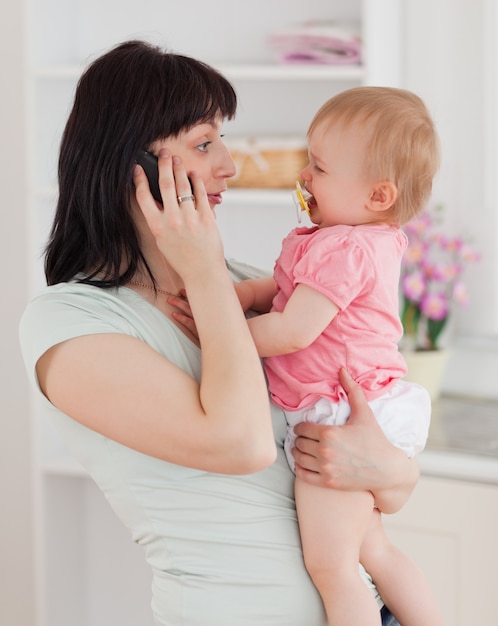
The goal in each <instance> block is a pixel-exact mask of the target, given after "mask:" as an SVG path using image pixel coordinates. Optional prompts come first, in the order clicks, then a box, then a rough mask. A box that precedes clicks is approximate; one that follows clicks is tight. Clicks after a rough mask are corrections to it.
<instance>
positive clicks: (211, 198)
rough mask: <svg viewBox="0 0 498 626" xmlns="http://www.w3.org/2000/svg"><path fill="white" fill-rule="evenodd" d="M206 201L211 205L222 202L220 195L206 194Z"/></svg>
mask: <svg viewBox="0 0 498 626" xmlns="http://www.w3.org/2000/svg"><path fill="white" fill-rule="evenodd" d="M208 199H209V202H210V203H212V204H221V203H222V202H223V196H222V195H221V193H208Z"/></svg>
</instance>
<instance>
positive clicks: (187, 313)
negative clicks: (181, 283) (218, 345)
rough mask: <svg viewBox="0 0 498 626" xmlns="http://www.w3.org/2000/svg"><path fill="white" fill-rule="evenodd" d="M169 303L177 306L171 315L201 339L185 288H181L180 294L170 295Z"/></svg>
mask: <svg viewBox="0 0 498 626" xmlns="http://www.w3.org/2000/svg"><path fill="white" fill-rule="evenodd" d="M168 302H169V304H171V305H172V306H174V307H175V309H176V310H175V311H173V313H172V314H171V317H172V318H173V319H174V320H175V322H178V323H179V324H180V325H181V326H183V327H184V328H186V329H187V330H188V331H189V332H190V333H192V335H193V336H194V337H196V338H197V339H199V333H198V332H197V326H196V325H195V320H194V316H193V315H192V310H191V308H190V304H189V302H188V298H187V293H186V291H185V289H180V295H179V296H169V298H168Z"/></svg>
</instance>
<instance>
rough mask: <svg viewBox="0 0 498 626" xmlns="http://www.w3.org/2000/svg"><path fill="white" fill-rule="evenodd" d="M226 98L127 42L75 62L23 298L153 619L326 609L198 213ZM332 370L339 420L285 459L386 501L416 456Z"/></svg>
mask: <svg viewBox="0 0 498 626" xmlns="http://www.w3.org/2000/svg"><path fill="white" fill-rule="evenodd" d="M235 109H236V97H235V93H234V91H233V88H232V87H231V85H230V84H229V83H228V82H227V81H226V80H225V79H224V78H223V77H221V76H220V75H219V74H218V73H217V72H215V71H214V70H212V69H211V68H209V67H208V66H205V65H204V64H202V63H199V62H198V61H195V60H193V59H190V58H187V57H183V56H179V55H174V54H167V53H163V52H162V51H161V50H159V49H157V48H155V47H152V46H149V45H148V44H145V43H142V42H127V43H124V44H121V45H119V46H117V47H116V48H114V49H113V50H111V51H110V52H108V53H107V54H104V55H103V56H102V57H101V58H99V59H97V60H96V61H95V62H94V63H93V64H92V65H91V66H90V67H89V68H88V69H87V71H86V72H85V74H84V75H83V76H82V78H81V80H80V83H79V85H78V88H77V92H76V97H75V102H74V106H73V109H72V112H71V114H70V117H69V120H68V122H67V125H66V129H65V131H64V135H63V138H62V145H61V152H60V160H59V193H60V195H59V201H58V205H57V211H56V216H55V220H54V224H53V229H52V233H51V237H50V241H49V244H48V246H47V251H46V261H45V270H46V276H47V282H48V284H49V285H50V286H49V287H48V288H47V289H46V290H45V291H44V292H43V293H42V294H41V295H39V296H38V297H37V298H35V299H34V300H33V302H31V303H30V305H29V306H28V308H27V310H26V312H25V314H24V316H23V319H22V322H21V343H22V348H23V354H24V358H25V361H26V365H27V369H28V372H29V374H30V376H31V377H32V379H33V382H34V384H35V385H37V387H38V388H39V390H40V393H41V394H42V396H43V399H44V400H43V401H44V402H45V403H46V405H47V407H48V410H49V411H50V413H51V415H52V419H53V421H54V423H55V425H56V427H57V428H58V430H59V432H60V433H61V435H62V437H63V438H64V440H65V442H66V444H67V445H68V447H69V448H70V449H71V450H72V452H73V454H74V455H75V457H76V458H77V459H78V460H79V461H80V462H81V463H82V464H83V465H84V466H85V467H86V468H87V469H88V471H89V473H90V474H91V475H92V477H93V478H94V480H95V481H96V483H97V484H98V485H99V487H100V488H101V489H102V491H103V492H104V494H105V495H106V497H107V499H108V501H109V503H110V504H111V506H112V507H113V509H114V511H115V512H116V514H117V515H118V516H119V518H120V519H121V520H122V522H123V523H124V524H125V525H126V526H127V527H128V528H129V529H130V532H131V533H132V536H133V538H134V540H135V541H136V542H138V543H140V544H142V545H143V546H144V548H145V553H146V559H147V561H148V563H149V564H150V565H151V567H152V569H153V574H154V577H153V599H152V611H153V616H154V621H155V623H156V624H159V625H162V626H166V625H167V626H173V625H174V626H179V625H180V624H203V626H211V625H212V626H215V625H216V626H222V625H225V624H226V625H227V626H228V625H230V626H233V625H234V624H237V626H244V625H246V624H247V626H249V624H251V626H252V624H254V623H260V624H265V625H269V626H270V625H277V624H278V625H281V626H284V625H285V626H303V624H306V625H307V626H324V624H325V617H324V612H323V607H322V604H321V601H320V599H319V596H318V594H317V592H316V590H315V588H314V587H313V585H312V584H311V581H310V579H309V578H308V576H307V573H306V570H305V567H304V564H303V561H302V553H301V548H300V543H299V533H298V529H297V522H296V515H295V507H294V501H293V477H292V474H291V473H290V470H289V469H288V465H287V462H286V460H285V456H284V454H283V449H282V444H283V439H284V437H285V430H286V426H285V419H284V416H283V414H282V413H281V411H280V410H278V409H277V408H276V407H270V405H269V401H268V395H267V390H266V386H265V380H264V377H263V374H262V370H261V365H260V361H259V359H258V356H257V353H256V349H255V347H254V344H253V342H252V340H251V337H250V334H249V330H248V328H247V324H246V321H245V318H244V316H243V314H242V312H241V308H240V305H239V303H238V299H237V296H236V294H235V290H234V288H233V283H232V280H231V276H230V274H229V273H228V272H227V269H226V265H225V261H224V258H223V248H222V244H221V240H220V236H219V233H218V229H217V227H216V222H215V217H214V211H213V209H214V207H215V206H216V205H218V204H219V203H220V202H221V199H222V193H223V192H224V191H225V189H226V182H225V181H226V179H227V178H229V177H230V176H232V175H233V174H234V165H233V161H232V159H231V157H230V155H229V153H228V151H227V149H226V147H225V146H224V144H223V141H222V123H223V121H224V120H225V119H231V118H232V117H233V116H234V114H235ZM143 150H147V151H148V152H150V153H153V154H155V155H157V156H159V186H160V192H161V197H162V204H163V206H161V205H160V204H158V203H156V202H155V201H154V199H153V197H152V195H151V193H150V190H149V185H148V181H147V177H146V175H145V173H144V171H143V169H142V168H141V167H140V166H137V165H136V159H137V158H138V157H137V155H139V154H140V153H141V152H142V151H143ZM187 175H188V176H189V177H190V178H191V180H192V184H193V190H194V196H195V198H194V197H193V196H192V192H191V189H190V183H189V180H188V178H187ZM182 290H185V291H186V293H187V295H188V301H189V305H190V307H191V310H192V312H193V316H194V319H195V325H196V328H197V333H198V338H197V336H196V335H195V334H192V332H191V331H190V330H189V323H188V319H187V318H186V317H185V316H184V315H183V314H182V310H183V309H182V300H181V298H179V297H178V294H181V293H182ZM182 322H183V324H182ZM200 347H202V351H201V350H200ZM343 376H344V385H345V387H346V388H347V389H348V390H351V393H352V399H351V401H352V406H353V414H352V417H351V419H350V423H349V424H348V426H347V427H345V428H343V429H330V428H328V429H327V428H323V427H320V426H316V425H311V424H301V425H299V426H298V427H297V433H298V438H297V444H296V448H297V449H296V451H295V458H296V463H297V472H298V475H300V476H301V477H302V478H303V479H304V480H308V481H309V482H311V483H314V484H320V485H322V486H327V485H328V486H331V487H335V488H341V489H370V490H371V491H372V492H373V493H374V495H375V498H376V503H377V505H378V506H379V508H380V509H381V510H383V511H386V512H389V511H394V510H396V509H397V508H399V507H400V506H401V505H402V504H403V502H404V501H405V499H406V498H407V497H408V495H409V493H410V491H411V489H412V487H413V485H414V484H415V482H416V479H417V475H418V471H417V468H416V466H415V465H414V464H413V463H411V462H410V461H408V460H407V459H406V458H405V457H404V455H403V454H402V453H399V451H398V450H396V449H395V448H393V447H392V446H390V444H388V442H387V441H386V440H385V438H384V437H383V435H382V433H381V432H380V431H379V429H378V427H377V425H376V423H375V421H374V420H373V418H372V416H371V414H370V413H369V412H368V410H366V409H365V405H364V401H363V398H362V397H361V394H360V395H359V396H358V391H357V388H356V386H355V385H354V383H353V382H352V381H350V380H349V379H348V377H347V375H346V374H344V375H343ZM366 433H367V434H366ZM366 441H368V453H367V451H366V450H365V449H364V447H363V446H364V445H365V444H364V443H363V442H366Z"/></svg>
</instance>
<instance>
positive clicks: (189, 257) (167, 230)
mask: <svg viewBox="0 0 498 626" xmlns="http://www.w3.org/2000/svg"><path fill="white" fill-rule="evenodd" d="M158 168H159V188H160V191H161V197H162V200H163V206H161V205H160V204H159V203H157V202H156V201H155V200H154V198H153V197H152V194H151V192H150V188H149V184H148V181H147V177H146V175H145V172H144V170H143V169H142V167H141V166H139V165H137V166H136V167H135V170H134V183H135V188H136V198H137V202H138V204H139V207H140V209H141V211H142V213H143V215H144V217H145V219H146V221H147V224H148V226H149V229H150V231H151V233H152V235H153V236H154V238H155V240H156V243H157V245H158V247H159V249H160V250H161V252H162V254H163V255H164V256H165V258H166V259H167V261H168V262H169V264H170V265H171V266H172V267H173V269H174V270H175V271H176V272H177V273H178V274H179V275H180V276H181V277H182V279H183V280H184V282H185V285H186V287H187V286H188V285H187V283H188V282H189V281H190V280H193V281H194V282H195V284H198V283H200V282H202V281H203V280H205V279H207V278H208V277H209V275H210V274H211V273H212V271H213V264H215V265H214V267H216V266H218V265H219V266H223V267H224V265H225V262H224V257H223V244H222V241H221V236H220V233H219V230H218V226H217V224H216V218H215V215H214V212H213V210H212V209H211V207H210V205H209V201H208V198H207V195H206V192H205V188H204V183H203V182H202V180H201V178H200V177H199V176H197V175H196V173H195V172H191V174H190V176H191V180H192V184H193V188H194V195H195V201H194V199H190V197H191V196H192V190H191V186H190V182H189V179H188V177H187V172H186V171H185V168H184V167H183V165H182V162H181V159H180V158H179V157H177V156H171V154H170V153H169V151H168V150H167V149H162V150H161V151H160V152H159V158H158Z"/></svg>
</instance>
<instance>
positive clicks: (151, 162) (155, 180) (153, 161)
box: [137, 150, 193, 204]
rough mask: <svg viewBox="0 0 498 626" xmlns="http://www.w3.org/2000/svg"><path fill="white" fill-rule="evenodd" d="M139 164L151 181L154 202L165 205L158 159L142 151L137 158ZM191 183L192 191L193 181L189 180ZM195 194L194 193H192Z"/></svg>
mask: <svg viewBox="0 0 498 626" xmlns="http://www.w3.org/2000/svg"><path fill="white" fill-rule="evenodd" d="M137 163H138V164H139V165H141V166H142V167H143V168H144V172H145V174H146V176H147V179H148V181H149V187H150V192H151V194H152V197H153V198H154V200H157V202H160V203H161V204H162V203H163V200H162V198H161V191H160V190H159V169H158V166H157V157H156V156H154V155H153V154H151V153H150V152H147V150H141V151H140V152H139V153H138V156H137ZM188 182H189V183H190V189H192V181H191V180H190V178H189V179H188ZM192 193H193V192H192Z"/></svg>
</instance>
